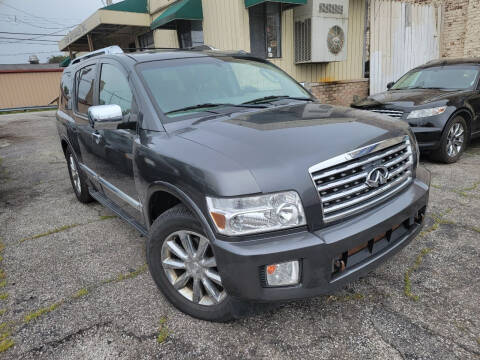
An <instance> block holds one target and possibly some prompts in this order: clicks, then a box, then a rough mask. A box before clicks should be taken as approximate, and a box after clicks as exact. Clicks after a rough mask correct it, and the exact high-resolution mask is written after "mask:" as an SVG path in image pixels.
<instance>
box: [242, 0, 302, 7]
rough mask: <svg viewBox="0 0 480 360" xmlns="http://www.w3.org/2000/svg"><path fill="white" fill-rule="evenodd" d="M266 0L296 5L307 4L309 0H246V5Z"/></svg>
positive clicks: (266, 0) (265, 0)
mask: <svg viewBox="0 0 480 360" xmlns="http://www.w3.org/2000/svg"><path fill="white" fill-rule="evenodd" d="M264 2H278V3H283V4H286V5H289V6H294V5H305V4H306V3H307V0H245V7H246V8H249V7H250V6H254V5H258V4H262V3H264Z"/></svg>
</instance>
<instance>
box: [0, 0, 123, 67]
mask: <svg viewBox="0 0 480 360" xmlns="http://www.w3.org/2000/svg"><path fill="white" fill-rule="evenodd" d="M118 1H119V0H114V1H113V3H116V2H118ZM105 2H106V0H0V64H24V63H28V57H29V56H30V55H37V56H38V58H39V59H40V62H41V63H45V62H47V59H48V58H49V57H51V56H53V55H62V54H63V53H62V52H60V51H59V49H58V43H57V42H58V41H59V40H60V39H62V36H58V35H65V34H67V32H68V31H69V30H71V29H73V28H74V26H73V25H77V24H79V23H81V22H83V21H84V20H85V19H86V18H87V17H89V16H90V15H91V14H93V13H94V12H95V11H96V10H97V9H99V8H101V7H103V6H105ZM11 33H22V34H11ZM52 33H54V34H52ZM30 34H35V35H30ZM37 34H38V35H37ZM43 34H52V35H54V36H52V35H51V36H43ZM33 38H34V39H33ZM15 39H26V40H23V41H21V40H15ZM32 39H33V40H32Z"/></svg>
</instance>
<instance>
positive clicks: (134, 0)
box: [102, 0, 148, 14]
mask: <svg viewBox="0 0 480 360" xmlns="http://www.w3.org/2000/svg"><path fill="white" fill-rule="evenodd" d="M102 9H104V10H114V11H128V12H134V13H144V14H148V3H147V0H123V1H121V2H119V3H116V4H112V5H108V6H105V7H103V8H102Z"/></svg>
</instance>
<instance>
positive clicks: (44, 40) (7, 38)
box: [0, 36, 58, 44]
mask: <svg viewBox="0 0 480 360" xmlns="http://www.w3.org/2000/svg"><path fill="white" fill-rule="evenodd" d="M0 39H6V40H18V41H32V40H35V39H19V38H12V37H6V36H0ZM35 41H42V42H53V43H55V44H56V43H58V41H57V40H46V39H38V40H35ZM14 42H16V41H12V43H14Z"/></svg>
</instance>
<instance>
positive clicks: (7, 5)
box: [2, 3, 66, 26]
mask: <svg viewBox="0 0 480 360" xmlns="http://www.w3.org/2000/svg"><path fill="white" fill-rule="evenodd" d="M2 5H3V6H6V7H9V8H10V9H13V10H16V11H20V12H22V13H24V14H27V15H29V16H33V17H34V18H37V19H43V20H47V21H49V22H53V23H56V24H57V25H61V26H66V25H65V24H61V23H59V22H56V21H53V20H52V19H48V18H45V17H42V16H37V15H35V14H32V13H29V12H27V11H25V10H22V9H19V8H16V7H15V6H12V5H9V4H5V3H3V4H2Z"/></svg>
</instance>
